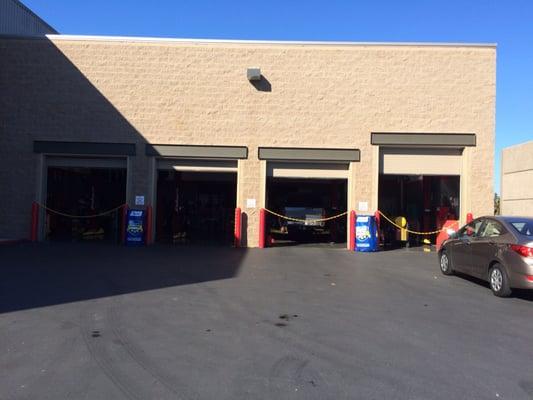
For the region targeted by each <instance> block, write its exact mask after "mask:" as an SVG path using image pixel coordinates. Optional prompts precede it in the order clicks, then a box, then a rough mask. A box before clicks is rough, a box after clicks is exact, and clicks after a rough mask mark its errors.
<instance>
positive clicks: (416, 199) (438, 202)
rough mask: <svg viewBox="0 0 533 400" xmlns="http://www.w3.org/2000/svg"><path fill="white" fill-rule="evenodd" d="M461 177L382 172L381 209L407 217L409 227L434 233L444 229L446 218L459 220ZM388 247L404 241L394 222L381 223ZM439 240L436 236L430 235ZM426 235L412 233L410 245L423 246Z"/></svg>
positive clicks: (390, 213)
mask: <svg viewBox="0 0 533 400" xmlns="http://www.w3.org/2000/svg"><path fill="white" fill-rule="evenodd" d="M459 199H460V177H459V176H451V175H448V176H446V175H438V176H428V175H384V174H382V175H380V177H379V199H378V201H379V209H380V210H381V211H382V212H383V213H384V214H385V215H387V216H388V217H390V218H391V219H393V220H395V219H396V218H397V217H404V218H406V220H407V224H408V228H409V229H412V230H415V231H422V232H430V231H435V230H437V229H440V228H441V227H442V226H443V225H444V222H446V220H448V219H450V220H456V219H459V210H460V204H459ZM381 227H382V233H383V237H384V243H385V245H386V246H392V247H397V246H399V245H400V244H401V242H402V241H401V240H400V239H401V238H400V237H399V236H398V235H399V231H398V230H397V229H396V228H394V227H393V226H392V225H391V224H389V223H388V222H386V221H383V223H382V224H381ZM427 238H428V239H430V240H431V241H432V243H435V239H436V235H432V236H428V237H427ZM423 239H424V237H422V236H418V235H409V236H408V243H409V245H420V244H421V243H422V240H423Z"/></svg>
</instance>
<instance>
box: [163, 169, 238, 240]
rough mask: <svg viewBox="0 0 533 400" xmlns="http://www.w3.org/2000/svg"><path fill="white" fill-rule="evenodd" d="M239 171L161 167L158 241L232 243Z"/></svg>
mask: <svg viewBox="0 0 533 400" xmlns="http://www.w3.org/2000/svg"><path fill="white" fill-rule="evenodd" d="M236 203H237V173H235V172H192V171H176V170H159V171H158V176H157V209H156V241H157V242H160V243H173V244H190V243H195V244H222V245H230V244H232V243H233V232H234V224H235V207H236Z"/></svg>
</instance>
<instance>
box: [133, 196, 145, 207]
mask: <svg viewBox="0 0 533 400" xmlns="http://www.w3.org/2000/svg"><path fill="white" fill-rule="evenodd" d="M135 205H136V206H144V196H135Z"/></svg>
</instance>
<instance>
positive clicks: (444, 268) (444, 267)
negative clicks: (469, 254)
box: [439, 251, 453, 275]
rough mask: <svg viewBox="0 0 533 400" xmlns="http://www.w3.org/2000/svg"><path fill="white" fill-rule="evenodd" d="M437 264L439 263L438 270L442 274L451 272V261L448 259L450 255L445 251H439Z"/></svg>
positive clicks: (450, 273)
mask: <svg viewBox="0 0 533 400" xmlns="http://www.w3.org/2000/svg"><path fill="white" fill-rule="evenodd" d="M439 265H440V272H442V273H443V274H444V275H452V274H453V269H452V262H451V261H450V257H448V253H446V251H442V252H441V253H440V257H439Z"/></svg>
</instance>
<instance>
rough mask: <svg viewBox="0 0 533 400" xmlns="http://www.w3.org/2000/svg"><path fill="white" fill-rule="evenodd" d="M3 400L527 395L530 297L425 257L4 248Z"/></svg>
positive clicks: (530, 388) (532, 331)
mask: <svg viewBox="0 0 533 400" xmlns="http://www.w3.org/2000/svg"><path fill="white" fill-rule="evenodd" d="M0 257H1V258H0V260H1V261H0V265H1V267H0V351H1V357H0V371H2V373H1V374H0V398H1V399H36V398H38V399H450V398H452V399H453V398H455V399H460V398H468V399H531V398H533V295H531V294H530V293H527V292H522V293H518V295H517V296H515V297H513V298H510V299H500V298H497V297H495V296H493V295H492V294H491V292H490V290H489V289H488V288H487V286H486V285H483V284H482V283H480V282H478V281H475V280H472V279H466V278H464V277H450V278H448V277H444V276H442V275H440V273H439V270H438V266H437V263H436V256H435V254H434V253H432V254H427V253H422V252H419V251H405V250H399V251H391V252H386V253H378V254H353V253H350V252H348V251H346V250H343V249H338V248H331V249H330V248H302V247H284V248H273V249H265V250H258V249H255V250H244V249H239V250H236V249H226V248H201V247H181V248H180V247H177V248H172V247H159V246H155V247H152V248H122V247H114V246H106V245H96V244H85V245H83V244H55V245H51V244H42V245H30V244H26V245H19V246H11V247H7V246H4V247H1V248H0Z"/></svg>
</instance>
